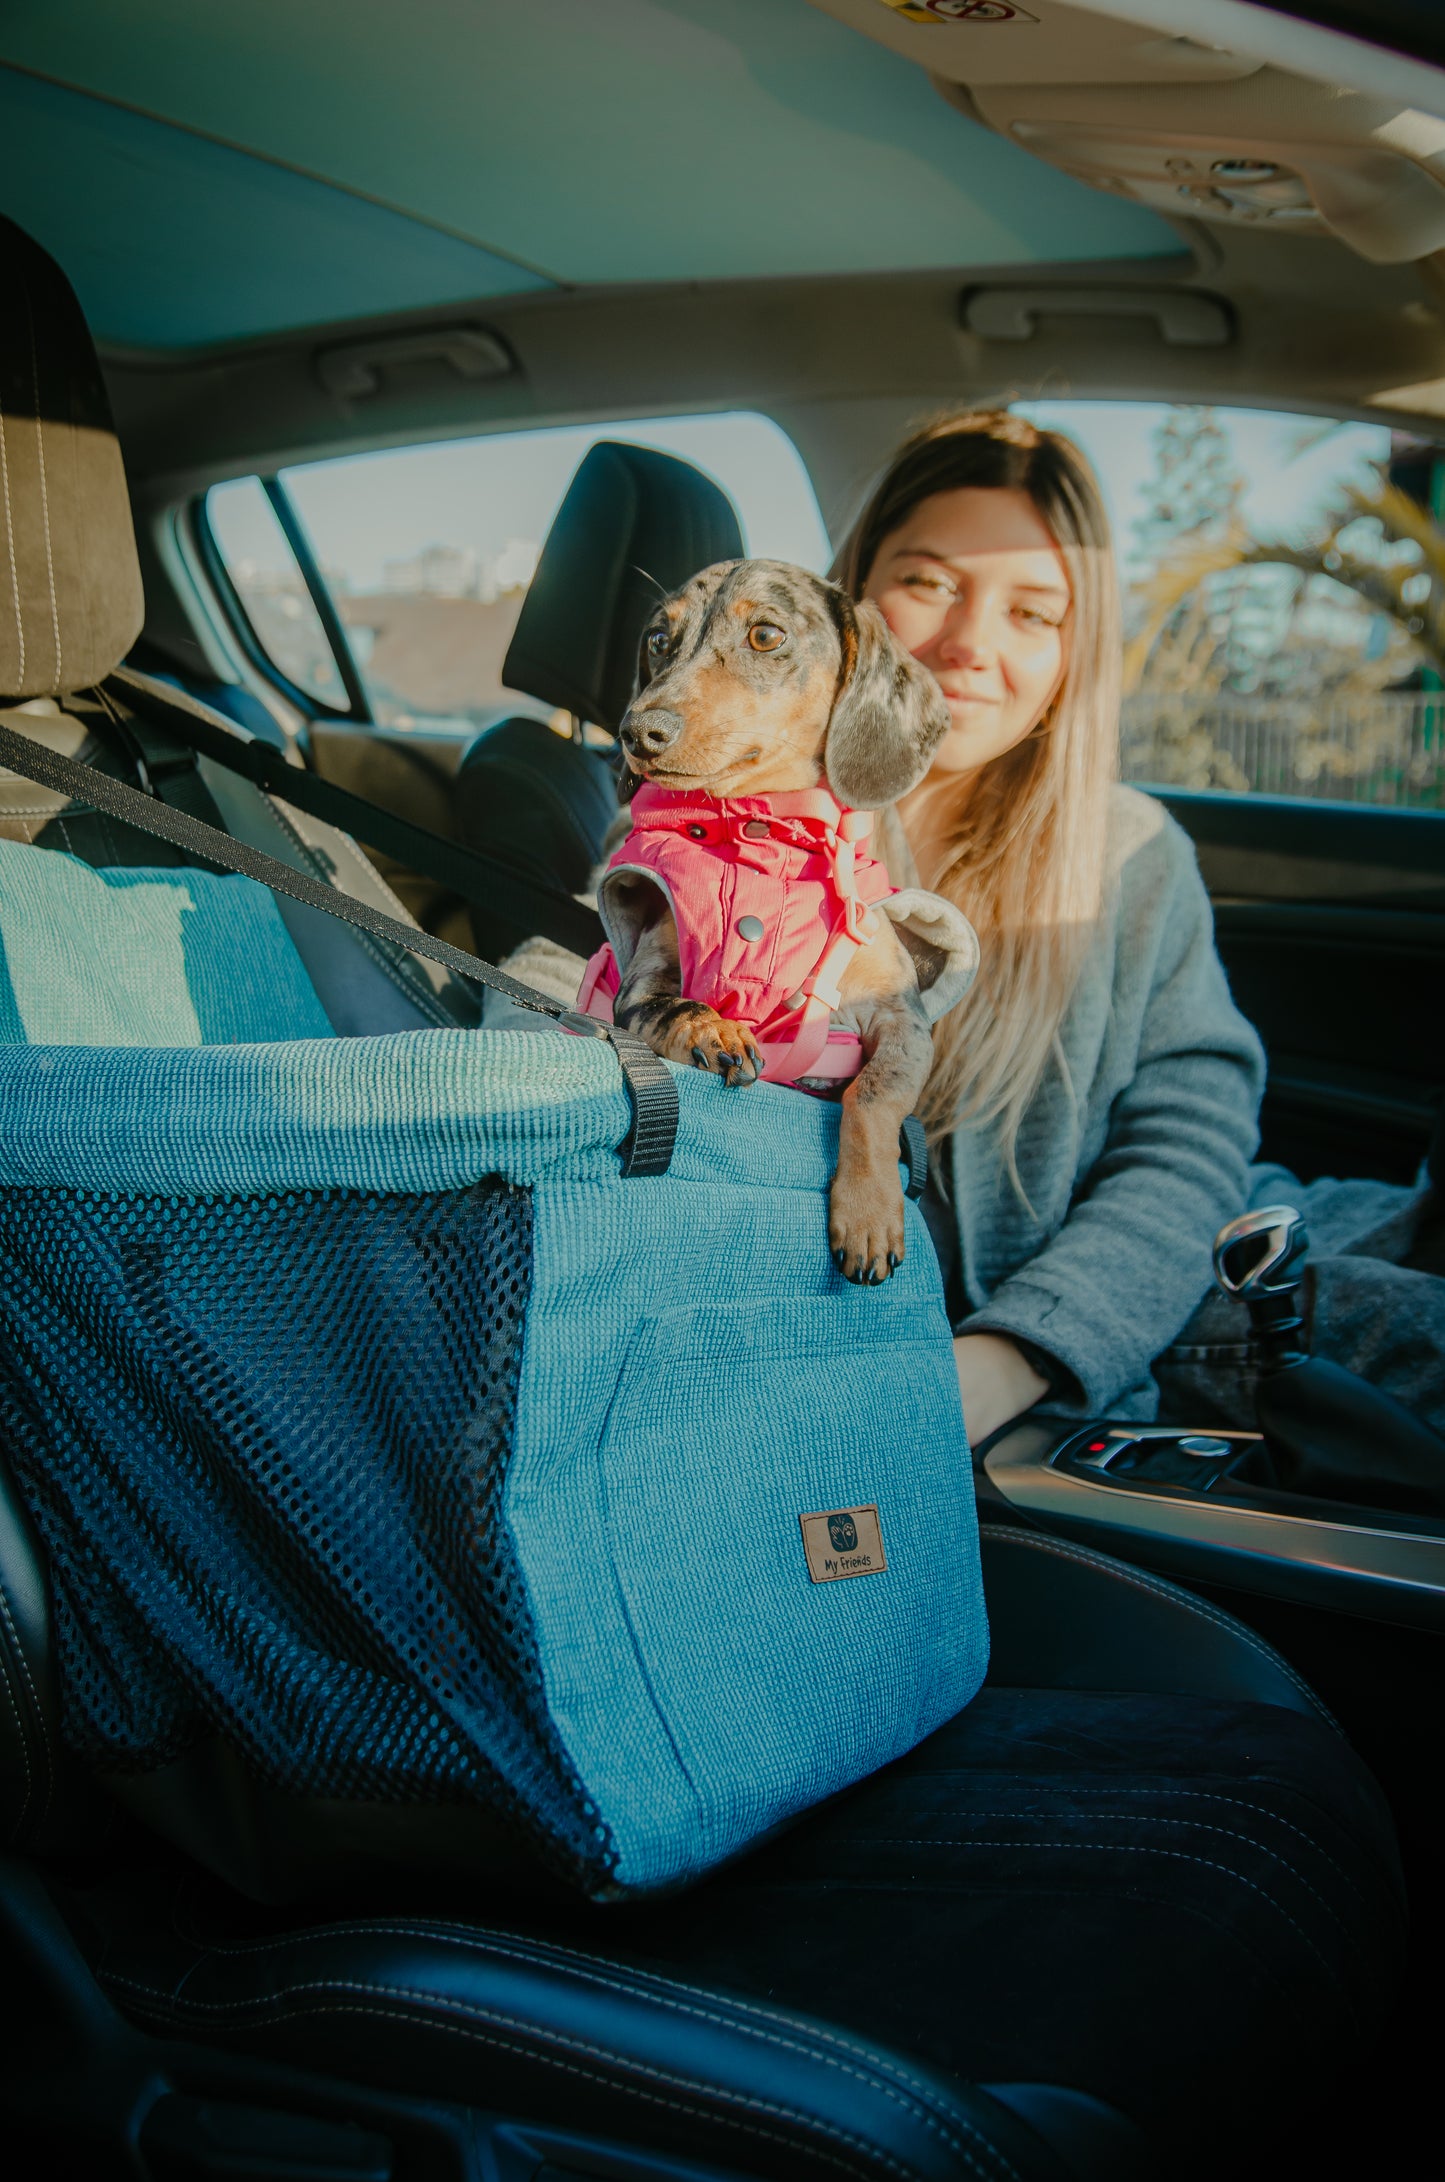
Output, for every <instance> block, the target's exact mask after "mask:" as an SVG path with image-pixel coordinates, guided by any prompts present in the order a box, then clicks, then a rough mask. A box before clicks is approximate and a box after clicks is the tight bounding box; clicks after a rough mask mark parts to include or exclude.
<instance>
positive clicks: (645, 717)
mask: <svg viewBox="0 0 1445 2182" xmlns="http://www.w3.org/2000/svg"><path fill="white" fill-rule="evenodd" d="M681 733H682V715H681V713H678V712H664V711H663V710H662V709H661V707H660V706H658V707H656V708H654V707H653V706H651V705H644V706H643V707H642V709H641V710H640V711H632V712H629V713H628V714H627V715H626V717H625V718H624V719H623V722H622V747H623V749H624V750H627V751H630V752H631V754H632V756H633V757H636V758H656V757H660V756H661V755H662V753H663V751H664V750H667V749H670V748H671V746H672V744H673V743H675V742H676V741H677V738H678V736H679V735H680V734H681Z"/></svg>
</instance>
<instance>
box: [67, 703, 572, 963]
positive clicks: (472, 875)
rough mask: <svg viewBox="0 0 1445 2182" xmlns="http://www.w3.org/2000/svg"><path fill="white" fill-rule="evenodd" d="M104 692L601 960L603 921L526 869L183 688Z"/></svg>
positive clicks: (414, 865) (301, 804) (275, 791)
mask: <svg viewBox="0 0 1445 2182" xmlns="http://www.w3.org/2000/svg"><path fill="white" fill-rule="evenodd" d="M97 694H98V695H99V696H100V697H101V698H102V699H105V698H109V699H110V700H111V701H113V702H115V701H120V702H123V703H128V704H130V705H133V706H135V707H136V708H137V709H138V710H139V711H142V712H144V713H149V714H151V715H152V716H154V717H156V718H158V719H160V720H163V721H164V723H165V731H166V733H167V734H169V735H172V736H174V738H175V739H176V741H177V742H179V743H181V744H183V745H184V746H185V747H186V748H187V749H190V750H197V751H199V752H200V754H201V756H202V757H204V758H209V759H210V760H211V762H212V763H213V764H214V765H223V766H225V768H226V770H227V771H228V772H232V773H239V774H240V776H241V778H242V779H243V780H249V781H250V782H251V784H252V786H253V787H256V788H260V789H261V790H263V792H264V793H265V794H266V795H272V796H279V797H280V798H281V800H282V801H283V802H285V803H294V804H295V806H296V808H297V810H298V811H305V812H307V813H308V815H309V816H310V817H312V818H319V819H321V820H322V821H323V823H324V824H326V825H328V826H336V827H338V828H339V829H340V830H341V832H342V833H349V834H350V835H351V836H352V837H353V839H355V840H357V841H365V842H368V843H369V844H370V846H371V847H372V848H374V849H380V850H381V852H382V854H383V855H386V856H394V857H395V858H396V861H397V862H398V863H399V864H404V865H405V866H406V868H407V869H408V870H409V871H416V872H420V873H422V874H423V876H424V877H426V878H428V879H436V880H437V881H439V883H440V884H441V885H443V886H447V887H450V888H451V890H452V892H453V893H455V894H459V895H460V896H461V897H462V899H463V901H468V902H477V903H481V904H492V903H495V902H497V901H498V898H499V896H500V897H503V899H502V902H501V906H502V907H504V908H505V909H506V910H507V912H508V913H509V915H511V916H513V917H514V918H515V919H516V920H517V922H519V923H520V924H521V925H522V926H523V927H524V928H528V929H531V930H532V931H535V932H543V933H545V934H546V936H547V938H548V939H552V940H555V941H556V942H557V944H558V946H560V947H570V948H571V949H572V950H573V952H574V953H576V954H579V955H590V954H594V953H595V952H596V950H597V949H598V948H599V947H600V946H601V945H602V941H603V938H604V934H603V930H602V920H601V918H600V917H599V916H598V914H597V912H596V910H595V909H589V908H588V907H587V905H586V904H585V902H578V901H574V900H573V898H572V896H571V895H570V894H564V893H562V892H561V890H560V889H559V888H555V887H548V886H543V885H541V884H540V883H539V881H538V880H537V879H536V878H535V877H533V875H532V874H531V873H529V872H526V871H523V870H522V869H521V868H520V866H517V867H514V866H512V865H509V864H505V863H502V862H500V861H495V862H494V861H493V860H492V859H491V858H484V857H481V856H474V855H473V854H472V852H471V850H470V849H464V848H462V847H461V845H460V844H459V843H458V842H456V841H446V840H443V838H442V836H441V835H440V834H439V833H429V832H428V831H427V829H426V827H425V826H414V825H413V824H412V822H411V820H410V819H408V818H402V817H400V816H399V815H398V814H397V813H396V812H395V811H384V810H382V809H381V808H380V807H379V805H377V804H375V803H368V802H367V800H366V798H365V796H358V795H353V794H352V792H351V790H350V789H349V788H339V787H337V785H336V784H335V782H334V781H329V780H321V779H319V778H318V777H317V775H316V774H315V773H308V772H305V771H303V770H302V768H301V767H299V766H296V765H289V764H288V763H287V762H286V759H285V757H284V755H283V754H282V752H281V751H279V750H277V749H275V748H273V746H272V745H271V744H270V743H268V742H262V741H261V739H260V737H259V736H255V735H247V734H246V733H244V731H243V730H241V729H239V728H230V727H224V726H222V725H221V723H220V722H219V721H218V720H214V719H212V717H211V716H210V714H209V713H208V712H207V711H206V709H205V707H204V706H203V705H197V704H194V703H193V702H192V701H191V699H190V698H188V697H185V696H183V695H182V694H181V692H180V691H179V690H171V689H167V688H166V687H165V686H164V685H158V684H156V683H153V682H150V681H148V680H146V679H145V678H144V677H142V676H140V675H137V674H132V673H131V672H130V671H129V670H128V669H127V668H125V667H118V668H117V669H116V671H115V673H114V674H112V675H109V676H108V677H107V678H106V680H105V682H104V683H102V685H101V687H100V689H99V691H98V692H97Z"/></svg>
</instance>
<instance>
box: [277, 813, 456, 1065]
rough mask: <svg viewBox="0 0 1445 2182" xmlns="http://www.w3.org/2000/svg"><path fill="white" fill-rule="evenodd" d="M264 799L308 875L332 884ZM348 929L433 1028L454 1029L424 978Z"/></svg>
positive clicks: (400, 908)
mask: <svg viewBox="0 0 1445 2182" xmlns="http://www.w3.org/2000/svg"><path fill="white" fill-rule="evenodd" d="M266 801H267V803H268V804H269V805H270V808H271V810H272V812H273V814H274V816H275V819H276V823H277V824H278V825H279V826H281V827H283V828H284V829H285V831H286V834H287V835H288V837H289V839H290V840H291V841H292V843H293V844H294V845H295V847H296V848H297V849H298V850H299V851H300V853H301V855H302V856H304V857H305V859H306V864H307V868H308V870H309V871H310V873H311V876H312V877H313V878H314V879H316V880H318V881H319V882H320V883H321V885H323V886H332V885H334V884H335V881H334V879H333V877H332V875H331V874H330V873H329V872H328V871H327V870H326V868H325V866H324V865H323V864H322V862H321V859H320V857H319V856H318V854H317V852H316V851H315V849H313V848H312V846H311V844H310V843H309V842H308V841H306V840H305V839H303V837H302V835H301V834H300V833H299V832H298V831H297V829H296V827H295V826H294V825H292V823H291V821H290V819H289V818H288V817H287V816H286V813H285V812H284V811H283V810H281V809H279V808H278V805H277V800H276V798H275V796H273V795H269V794H267V796H266ZM343 838H344V836H343ZM356 853H357V854H358V855H360V853H361V852H360V850H357V852H356ZM372 868H373V875H374V876H379V875H378V874H376V873H375V870H374V867H372ZM382 884H383V885H385V881H383V882H382ZM336 891H337V893H338V894H345V893H346V889H345V888H344V887H337V888H336ZM386 891H387V893H388V894H391V889H390V888H389V887H388V888H387V889H386ZM358 899H359V897H358V896H357V895H354V894H348V895H347V900H348V901H356V900H358ZM391 899H392V900H393V901H396V897H395V895H391ZM396 907H397V912H398V914H399V916H400V918H401V920H402V922H404V923H408V922H410V921H411V920H410V919H409V917H408V915H407V911H406V909H405V907H404V905H403V904H402V903H401V902H397V903H396ZM316 914H317V915H318V916H320V915H322V914H324V912H322V911H320V910H318V911H317V912H316ZM351 929H352V931H353V933H354V934H355V936H356V938H357V940H358V941H359V942H360V944H361V946H362V947H363V948H364V950H365V952H366V953H367V954H368V955H369V956H370V958H371V960H372V961H373V962H374V963H375V964H376V967H377V968H378V969H379V970H380V971H382V972H383V974H384V975H385V976H387V977H389V978H390V979H391V982H392V984H393V985H394V986H395V987H396V989H397V991H398V992H399V993H400V994H401V995H402V997H403V998H404V999H406V1000H410V1001H411V1002H412V1003H413V1004H414V1005H415V1006H416V1007H418V1008H419V1009H420V1010H421V1012H422V1014H423V1015H426V1014H430V1016H431V1020H432V1024H433V1027H434V1028H435V1029H438V1030H455V1029H456V1027H457V1024H456V1020H455V1018H454V1017H453V1016H452V1015H451V1014H449V1013H448V1011H447V1009H446V1008H445V1007H444V1006H443V1005H442V1002H441V1001H440V1000H439V999H438V998H437V995H436V994H435V993H434V992H433V991H432V989H431V987H430V986H429V985H428V984H427V983H426V982H425V980H424V979H420V978H418V979H415V980H413V979H412V978H410V977H408V976H407V975H406V974H405V972H404V971H403V970H402V969H401V967H400V966H399V964H398V963H397V962H396V961H395V959H394V958H393V957H392V955H391V954H389V953H388V952H387V950H386V948H385V947H384V945H383V944H382V942H381V941H379V940H378V939H377V938H376V936H375V934H374V933H371V932H365V931H363V930H362V929H361V927H360V925H353V926H352V927H351ZM417 929H418V930H420V929H421V928H420V926H418V927H417Z"/></svg>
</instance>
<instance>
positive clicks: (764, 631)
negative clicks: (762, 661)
mask: <svg viewBox="0 0 1445 2182" xmlns="http://www.w3.org/2000/svg"><path fill="white" fill-rule="evenodd" d="M787 641H788V632H787V630H786V629H783V628H780V627H779V626H778V624H777V622H776V621H755V622H754V623H753V625H752V627H751V629H749V631H748V642H749V644H751V646H752V648H753V650H754V651H755V652H775V651H777V650H778V649H779V647H780V646H781V645H783V644H786V643H787Z"/></svg>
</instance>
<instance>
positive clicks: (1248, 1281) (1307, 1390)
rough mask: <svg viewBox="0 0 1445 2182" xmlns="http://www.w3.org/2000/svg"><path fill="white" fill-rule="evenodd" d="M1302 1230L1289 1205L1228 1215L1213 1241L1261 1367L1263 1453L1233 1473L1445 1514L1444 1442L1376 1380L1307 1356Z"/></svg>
mask: <svg viewBox="0 0 1445 2182" xmlns="http://www.w3.org/2000/svg"><path fill="white" fill-rule="evenodd" d="M1308 1249H1309V1232H1308V1230H1307V1228H1306V1227H1305V1223H1304V1221H1303V1219H1302V1218H1301V1216H1300V1214H1299V1213H1298V1212H1296V1211H1295V1209H1294V1207H1293V1206H1292V1205H1269V1206H1266V1207H1265V1208H1264V1209H1263V1210H1262V1211H1259V1212H1247V1213H1245V1214H1244V1216H1243V1218H1242V1219H1238V1220H1231V1221H1230V1222H1229V1224H1228V1226H1227V1227H1222V1228H1221V1229H1220V1230H1219V1233H1218V1235H1216V1237H1215V1239H1214V1277H1215V1279H1216V1281H1217V1282H1218V1284H1219V1286H1220V1287H1221V1288H1222V1289H1223V1291H1224V1293H1225V1295H1227V1296H1233V1297H1235V1298H1236V1299H1237V1300H1238V1301H1239V1302H1241V1303H1243V1304H1244V1306H1245V1308H1246V1309H1247V1310H1248V1312H1249V1322H1250V1333H1251V1336H1252V1340H1251V1346H1252V1348H1253V1351H1254V1357H1255V1361H1256V1362H1257V1364H1258V1365H1259V1367H1260V1377H1259V1381H1258V1383H1257V1385H1256V1387H1255V1390H1254V1406H1255V1412H1256V1415H1257V1418H1258V1422H1259V1428H1260V1430H1261V1432H1262V1433H1263V1434H1264V1442H1265V1444H1264V1450H1263V1453H1262V1456H1256V1457H1251V1458H1249V1459H1248V1461H1247V1463H1246V1464H1242V1465H1240V1467H1239V1469H1238V1471H1237V1473H1236V1474H1237V1475H1239V1476H1240V1477H1248V1476H1251V1475H1252V1476H1253V1478H1254V1481H1255V1482H1256V1483H1258V1484H1261V1485H1263V1484H1277V1485H1282V1486H1284V1488H1285V1489H1286V1490H1287V1491H1289V1492H1297V1493H1311V1494H1315V1495H1317V1496H1318V1497H1320V1498H1322V1499H1326V1500H1348V1501H1351V1502H1353V1503H1354V1504H1355V1505H1357V1506H1364V1507H1381V1508H1403V1509H1406V1510H1409V1511H1410V1512H1412V1513H1427V1514H1438V1513H1442V1512H1445V1440H1442V1439H1441V1438H1440V1437H1439V1435H1438V1434H1437V1433H1435V1432H1432V1431H1431V1430H1430V1428H1429V1426H1428V1425H1425V1424H1422V1423H1421V1422H1420V1420H1419V1418H1418V1417H1414V1416H1412V1415H1411V1414H1410V1412H1409V1410H1408V1409H1406V1408H1405V1406H1404V1404H1403V1403H1401V1402H1397V1401H1396V1400H1395V1398H1394V1396H1393V1395H1392V1394H1386V1393H1385V1392H1384V1391H1383V1389H1382V1388H1380V1387H1375V1386H1371V1385H1370V1384H1369V1383H1368V1381H1366V1380H1364V1379H1361V1378H1359V1377H1358V1376H1357V1374H1356V1373H1354V1372H1353V1371H1346V1370H1345V1369H1344V1367H1343V1366H1342V1365H1340V1364H1335V1363H1331V1362H1330V1360H1329V1359H1328V1357H1323V1356H1311V1355H1310V1353H1309V1349H1308V1347H1307V1346H1306V1345H1305V1343H1304V1341H1303V1340H1302V1338H1301V1336H1302V1334H1303V1331H1304V1313H1303V1311H1302V1310H1301V1308H1300V1295H1301V1286H1302V1283H1301V1274H1302V1271H1303V1264H1302V1261H1303V1259H1304V1256H1305V1253H1306V1251H1307V1250H1308Z"/></svg>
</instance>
